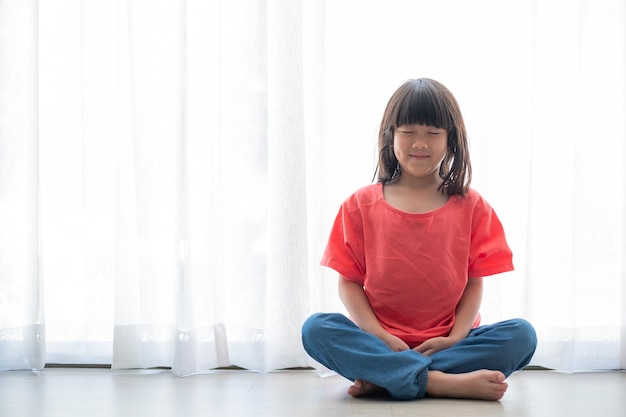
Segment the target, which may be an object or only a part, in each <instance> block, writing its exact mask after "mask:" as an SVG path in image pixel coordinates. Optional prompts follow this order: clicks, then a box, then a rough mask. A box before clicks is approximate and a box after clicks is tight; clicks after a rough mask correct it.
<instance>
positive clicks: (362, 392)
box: [348, 379, 386, 397]
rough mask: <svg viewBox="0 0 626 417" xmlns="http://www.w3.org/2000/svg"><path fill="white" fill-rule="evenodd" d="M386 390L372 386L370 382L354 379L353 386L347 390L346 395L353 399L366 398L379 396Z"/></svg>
mask: <svg viewBox="0 0 626 417" xmlns="http://www.w3.org/2000/svg"><path fill="white" fill-rule="evenodd" d="M385 391H386V390H385V389H384V388H381V387H379V386H378V385H374V384H372V383H371V382H367V381H363V380H362V379H355V380H354V384H353V385H352V386H351V387H350V388H348V394H350V395H351V396H353V397H367V396H371V395H379V394H382V393H384V392H385Z"/></svg>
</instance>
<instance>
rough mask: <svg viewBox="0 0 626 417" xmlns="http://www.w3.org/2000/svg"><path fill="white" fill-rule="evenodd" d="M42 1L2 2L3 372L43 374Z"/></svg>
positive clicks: (0, 350)
mask: <svg viewBox="0 0 626 417" xmlns="http://www.w3.org/2000/svg"><path fill="white" fill-rule="evenodd" d="M36 6H37V2H36V1H24V2H9V1H2V2H0V288H1V290H0V370H7V369H24V368H26V369H30V368H41V367H43V364H44V363H45V323H44V321H43V304H42V302H43V297H42V287H41V280H40V262H39V195H38V172H39V168H38V162H39V158H38V71H37V68H38V65H37V63H38V54H37V52H38V42H37V33H38V31H37V22H38V20H37V7H36Z"/></svg>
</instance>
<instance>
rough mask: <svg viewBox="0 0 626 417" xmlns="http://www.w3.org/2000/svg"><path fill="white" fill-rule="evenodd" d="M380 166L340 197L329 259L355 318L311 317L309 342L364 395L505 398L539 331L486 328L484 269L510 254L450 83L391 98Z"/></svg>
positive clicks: (521, 325) (407, 89)
mask: <svg viewBox="0 0 626 417" xmlns="http://www.w3.org/2000/svg"><path fill="white" fill-rule="evenodd" d="M377 173H378V183H376V184H371V185H369V186H366V187H363V188H361V189H359V190H357V191H356V192H355V193H354V194H353V195H352V196H350V197H349V198H348V199H347V200H346V201H345V202H344V203H343V204H342V205H341V208H340V209H339V213H338V215H337V217H336V219H335V223H334V225H333V228H332V230H331V233H330V238H329V241H328V245H327V247H326V250H325V252H324V255H323V258H322V265H324V266H327V267H330V268H332V269H334V270H336V271H337V272H338V273H339V296H340V298H341V300H342V302H343V304H344V305H345V307H346V309H347V311H348V313H349V314H350V317H351V319H348V318H347V317H345V316H344V315H342V314H336V313H333V314H324V313H317V314H314V315H313V316H311V317H310V318H309V319H307V321H306V322H305V323H304V325H303V328H302V341H303V345H304V348H305V349H306V351H307V353H308V354H309V355H311V357H312V358H313V359H315V360H316V361H318V362H319V363H321V364H323V365H324V366H326V367H327V368H329V369H332V370H333V371H335V372H337V373H338V374H340V375H342V376H344V377H346V378H348V379H350V380H352V381H353V382H354V384H353V385H352V386H351V387H350V388H349V389H348V393H349V394H350V395H352V396H355V397H357V396H364V395H369V394H372V393H375V392H385V391H386V392H387V393H388V394H389V395H391V396H392V397H393V398H397V399H416V398H423V397H424V396H432V397H451V398H476V399H484V400H499V399H500V398H502V396H503V395H504V393H505V391H506V389H507V383H506V382H505V379H506V378H507V377H508V376H509V375H510V374H512V373H513V372H515V371H517V370H519V369H521V368H523V367H524V366H526V365H527V364H528V363H529V362H530V359H531V358H532V356H533V354H534V351H535V347H536V343H537V338H536V335H535V331H534V329H533V327H532V326H531V325H530V323H528V322H527V321H525V320H523V319H514V320H508V321H505V322H501V323H496V324H491V325H485V326H480V315H479V308H480V304H481V298H482V292H483V279H482V277H484V276H487V275H493V274H498V273H501V272H506V271H510V270H512V269H513V264H512V254H511V251H510V249H509V247H508V245H507V242H506V239H505V234H504V230H503V228H502V225H501V223H500V221H499V219H498V217H497V216H496V213H495V212H494V210H493V209H492V208H491V206H490V205H489V204H488V203H487V202H486V201H485V200H484V199H483V198H482V197H481V196H480V195H479V194H478V193H477V192H476V191H475V190H473V189H471V188H470V187H469V184H470V181H471V164H470V158H469V152H468V142H467V135H466V132H465V125H464V122H463V117H462V115H461V111H460V109H459V106H458V103H457V102H456V100H455V98H454V97H453V95H452V94H451V93H450V91H449V90H448V89H447V88H446V87H444V86H443V85H442V84H440V83H439V82H437V81H434V80H430V79H417V80H410V81H407V82H405V83H404V84H403V85H402V86H400V88H398V90H397V91H396V92H395V93H394V94H393V96H392V97H391V99H390V101H389V103H388V104H387V108H386V110H385V113H384V115H383V119H382V123H381V126H380V133H379V162H378V168H377Z"/></svg>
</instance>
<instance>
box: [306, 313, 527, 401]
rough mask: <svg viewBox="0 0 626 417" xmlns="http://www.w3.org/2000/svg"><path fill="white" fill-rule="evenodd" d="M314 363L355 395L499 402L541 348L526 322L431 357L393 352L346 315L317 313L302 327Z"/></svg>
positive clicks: (489, 330)
mask: <svg viewBox="0 0 626 417" xmlns="http://www.w3.org/2000/svg"><path fill="white" fill-rule="evenodd" d="M302 342H303V345H304V348H305V350H306V351H307V353H308V354H309V355H311V357H312V358H313V359H315V360H316V361H318V362H320V363H321V364H323V365H324V366H326V367H327V368H329V369H332V370H333V371H335V372H337V373H338V374H340V375H342V376H344V377H346V378H348V379H350V380H352V381H354V385H352V386H351V387H350V389H349V390H348V392H349V393H350V395H353V396H361V395H368V394H371V393H373V392H378V391H382V390H383V389H384V390H386V391H387V392H388V393H389V394H390V395H391V396H392V397H394V398H397V399H415V398H423V397H424V396H426V395H429V396H436V397H453V398H478V399H485V400H498V399H500V398H501V397H502V395H504V392H505V391H506V388H507V384H506V382H505V379H506V378H507V377H508V376H509V375H510V374H511V373H513V372H515V371H516V370H518V369H521V368H523V367H524V366H525V365H527V364H528V363H529V362H530V359H531V358H532V355H533V353H534V350H535V346H536V336H535V332H534V329H533V328H532V326H531V325H530V324H529V323H528V322H526V321H525V320H522V319H515V320H509V321H505V322H501V323H497V324H494V325H488V326H481V327H479V328H477V329H473V330H472V331H471V332H470V334H469V335H468V337H467V338H466V339H464V340H462V341H461V342H459V343H457V344H456V345H454V346H452V347H451V348H449V349H446V350H444V351H440V352H437V353H435V354H433V355H432V356H430V357H428V356H424V355H422V354H420V353H418V352H415V351H413V350H406V351H402V352H394V351H392V350H391V349H389V347H387V345H386V344H385V343H384V342H383V341H382V340H380V339H379V338H377V337H376V336H373V335H371V334H369V333H366V332H364V331H362V330H361V329H360V328H358V326H356V325H355V324H354V323H353V322H352V321H351V320H350V319H348V318H347V317H345V316H343V315H341V314H334V313H333V314H323V313H317V314H314V315H313V316H311V317H310V318H309V319H308V320H307V321H306V322H305V323H304V325H303V327H302Z"/></svg>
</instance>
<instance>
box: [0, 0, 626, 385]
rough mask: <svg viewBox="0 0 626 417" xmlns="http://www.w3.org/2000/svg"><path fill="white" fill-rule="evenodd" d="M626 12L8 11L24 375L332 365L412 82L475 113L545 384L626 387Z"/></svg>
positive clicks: (123, 2)
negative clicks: (307, 345) (358, 214)
mask: <svg viewBox="0 0 626 417" xmlns="http://www.w3.org/2000/svg"><path fill="white" fill-rule="evenodd" d="M625 22H626V10H625V7H624V4H623V2H621V1H619V0H613V1H611V0H607V1H602V2H591V1H583V0H579V1H566V0H561V1H557V0H551V1H547V2H543V1H541V2H540V1H536V2H528V1H521V0H520V1H512V2H506V3H502V2H497V1H460V0H447V1H441V2H429V1H399V0H394V1H384V2H382V1H356V0H342V1H338V2H324V1H305V0H302V1H289V0H266V1H245V0H237V1H201V0H186V1H175V0H159V1H147V0H143V1H141V0H119V1H114V2H111V1H105V0H98V1H84V2H81V1H69V0H67V1H62V0H55V1H47V2H37V1H34V0H30V1H21V2H13V1H8V0H0V369H30V368H37V369H38V368H41V367H42V366H43V365H44V364H45V363H96V364H98V363H112V364H113V367H114V368H147V367H156V366H167V367H172V369H173V372H174V373H175V374H177V375H188V374H192V373H195V372H200V371H202V370H206V369H211V368H214V367H219V366H228V365H236V366H241V367H244V368H248V369H254V370H270V369H281V368H286V367H297V366H309V365H314V364H313V363H312V362H311V360H310V359H308V357H307V355H306V354H305V353H304V351H303V349H302V347H301V342H300V325H301V323H302V322H303V321H304V319H305V318H306V317H307V316H308V315H309V314H310V313H312V312H314V311H343V309H342V307H341V305H340V303H339V301H338V299H337V295H336V277H335V274H334V273H333V272H332V271H328V270H324V269H322V268H320V267H319V266H318V261H319V258H320V256H321V252H322V250H323V248H324V244H325V239H326V237H327V233H328V231H329V228H330V225H331V222H332V220H333V218H334V215H335V213H336V210H337V208H338V206H339V204H340V203H341V201H342V200H343V199H344V198H345V197H346V196H347V195H348V194H349V193H351V192H352V191H354V190H355V189H356V188H358V187H360V186H362V185H365V184H367V183H368V182H369V181H370V180H371V178H372V174H373V170H374V165H375V153H376V134H377V127H378V123H379V121H380V118H381V116H382V111H383V108H384V106H385V104H386V101H387V100H388V98H389V95H390V94H391V93H392V92H393V91H394V90H395V88H396V87H397V86H398V85H399V84H400V83H401V82H402V81H403V80H405V79H407V78H415V77H422V76H426V77H431V78H435V79H438V80H440V81H442V82H443V83H444V84H446V85H447V86H448V87H449V88H450V89H451V90H452V91H453V93H454V94H455V95H456V97H457V99H458V100H459V102H460V104H461V107H462V109H463V111H464V116H465V118H466V123H467V127H468V131H469V134H470V142H471V151H472V158H473V165H474V172H475V176H474V182H473V185H474V187H475V188H476V189H478V190H479V191H480V192H481V193H482V194H483V195H484V196H485V197H486V198H487V199H488V200H489V201H490V202H491V204H492V205H493V206H494V207H495V208H496V210H497V212H498V214H499V215H500V217H501V220H502V222H503V223H504V225H505V229H506V231H507V236H508V238H509V243H510V244H511V246H512V249H513V251H514V254H515V259H514V261H515V265H516V271H514V272H512V273H507V274H503V275H501V276H495V277H490V278H488V279H486V281H485V282H486V285H487V288H486V295H485V300H484V303H483V311H482V313H483V317H484V322H492V321H497V320H503V319H506V318H510V317H515V316H521V317H524V318H527V319H528V320H530V321H532V322H533V324H535V326H536V327H537V330H538V333H539V338H540V341H539V348H538V351H537V354H536V356H535V358H534V360H533V364H535V365H541V366H546V367H552V368H556V369H561V370H583V369H616V368H626V301H625V300H626V285H625V284H624V282H625V274H626V265H625V262H626V261H625V259H626V257H625V256H624V253H625V251H626V221H625V220H626V214H625V213H626V187H625V184H626V170H625V169H624V166H625V165H626V164H625V163H626V147H625V145H624V138H625V131H626V121H625V118H624V114H626V104H625V102H626V86H625V83H624V74H625V73H626V68H625V54H624V51H625V50H626V34H625V31H624V27H625Z"/></svg>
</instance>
